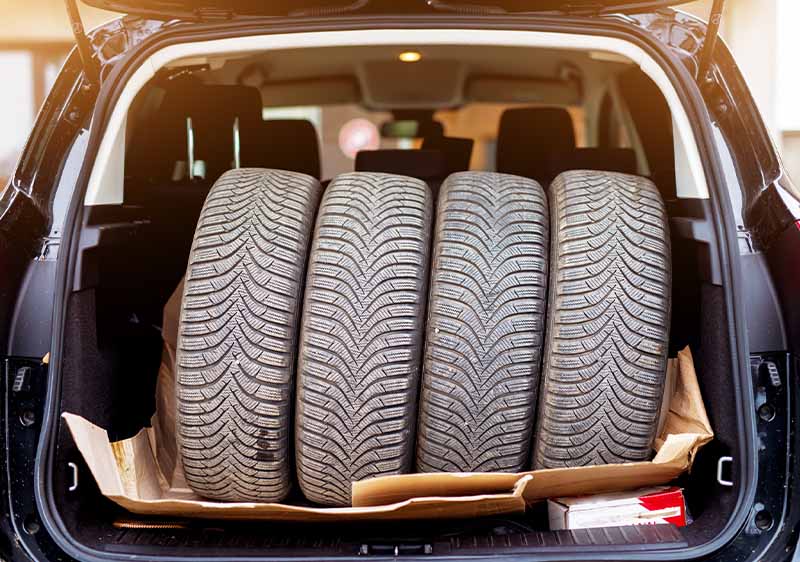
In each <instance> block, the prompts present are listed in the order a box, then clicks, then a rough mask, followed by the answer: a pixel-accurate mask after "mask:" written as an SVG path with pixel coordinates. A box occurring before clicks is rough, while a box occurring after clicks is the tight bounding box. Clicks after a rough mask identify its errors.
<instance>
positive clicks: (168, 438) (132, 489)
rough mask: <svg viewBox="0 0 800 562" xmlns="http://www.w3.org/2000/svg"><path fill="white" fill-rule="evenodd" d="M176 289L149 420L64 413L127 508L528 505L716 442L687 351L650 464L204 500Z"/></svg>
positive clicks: (171, 512) (237, 512) (515, 508)
mask: <svg viewBox="0 0 800 562" xmlns="http://www.w3.org/2000/svg"><path fill="white" fill-rule="evenodd" d="M182 293H183V285H182V284H181V286H179V287H178V288H177V289H176V291H175V293H174V294H173V296H172V298H171V299H170V301H169V302H168V303H167V306H166V307H165V309H164V333H163V335H164V351H163V354H162V361H161V367H160V370H159V378H158V384H157V388H156V408H157V412H156V415H155V416H154V417H153V421H152V427H149V428H145V429H143V430H142V431H140V432H139V433H138V434H137V435H136V436H134V437H132V438H130V439H125V440H123V441H118V442H114V443H112V442H110V441H109V439H108V434H107V432H106V431H105V430H104V429H102V428H100V427H97V426H95V425H93V424H92V423H90V422H88V421H87V420H85V419H84V418H82V417H80V416H76V415H73V414H69V413H65V414H64V415H63V417H64V419H65V421H66V423H67V426H68V427H69V429H70V432H71V433H72V436H73V438H74V440H75V443H76V444H77V446H78V449H79V450H80V452H81V454H82V455H83V457H84V459H85V460H86V463H87V465H88V466H89V469H90V470H91V472H92V475H93V476H94V478H95V480H96V481H97V483H98V486H99V488H100V491H101V492H102V493H103V495H105V496H106V497H108V498H109V499H111V500H112V501H114V502H116V503H117V504H119V505H121V506H122V507H124V508H126V509H128V510H129V511H131V512H133V513H137V514H141V515H159V516H165V517H179V518H204V519H240V520H274V521H305V522H325V521H359V520H370V521H377V520H385V521H391V520H409V519H445V518H451V519H459V518H472V517H484V516H496V515H501V514H509V513H519V512H523V511H525V508H526V506H527V505H529V504H532V503H535V502H537V501H541V500H544V499H547V498H552V497H563V496H581V495H587V494H599V493H607V492H616V491H623V490H631V489H635V488H642V487H645V486H654V485H657V484H666V483H669V482H670V481H672V480H674V479H675V478H676V477H677V476H679V475H680V474H681V473H683V472H685V471H686V470H689V468H690V467H691V465H692V462H693V460H694V456H695V454H696V453H697V451H698V449H700V447H702V446H703V445H705V444H706V443H708V442H709V441H711V439H713V432H712V430H711V425H710V423H709V421H708V416H707V415H706V411H705V407H704V406H703V399H702V396H701V395H700V388H699V386H698V384H697V375H696V373H695V370H694V363H693V361H692V355H691V353H690V351H689V349H688V348H686V349H684V350H683V351H681V352H680V353H679V354H678V358H677V359H671V360H670V361H669V364H668V373H667V385H666V388H667V389H668V392H667V397H666V398H665V401H664V406H663V408H662V409H663V411H662V416H661V420H660V428H661V431H660V434H659V437H658V438H657V440H656V442H655V449H656V451H657V453H656V455H655V457H654V459H653V460H652V461H649V462H639V463H630V464H612V465H603V466H588V467H580V468H556V469H549V470H537V471H530V472H523V473H517V474H504V473H439V474H407V475H399V476H386V477H381V478H372V479H369V480H364V481H361V482H355V483H354V484H353V489H352V498H353V507H347V508H315V507H304V506H297V505H287V504H274V503H225V502H216V501H210V500H205V499H203V498H201V497H199V496H197V495H196V494H194V493H193V492H192V491H191V490H190V489H189V488H188V486H187V485H186V482H185V480H184V478H183V471H182V468H181V466H180V462H179V457H178V449H177V443H176V440H175V435H176V431H175V416H174V412H175V376H174V370H173V366H174V364H175V348H176V343H177V334H178V310H179V308H180V299H181V296H182Z"/></svg>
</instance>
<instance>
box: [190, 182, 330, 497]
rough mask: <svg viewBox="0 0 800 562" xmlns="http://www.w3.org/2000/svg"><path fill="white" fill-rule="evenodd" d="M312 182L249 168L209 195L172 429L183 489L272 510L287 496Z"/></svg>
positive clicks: (193, 259) (314, 193)
mask: <svg viewBox="0 0 800 562" xmlns="http://www.w3.org/2000/svg"><path fill="white" fill-rule="evenodd" d="M319 195H320V185H319V182H317V180H316V179H314V178H312V177H311V176H306V175H304V174H298V173H294V172H284V171H278V170H263V169H254V168H249V169H248V168H245V169H239V170H233V171H230V172H226V173H225V174H224V175H223V176H222V177H221V178H220V179H219V180H218V181H217V182H216V183H215V184H214V186H213V187H212V188H211V191H210V192H209V194H208V197H207V199H206V202H205V205H204V206H203V210H202V212H201V214H200V219H199V221H198V224H197V229H196V232H195V236H194V243H193V244H192V250H191V254H190V256H189V266H188V269H187V274H186V283H185V288H184V293H183V302H182V305H181V319H180V329H179V337H178V350H177V398H178V412H177V427H178V443H179V447H180V452H181V460H182V463H183V470H184V472H185V475H186V481H187V483H188V484H189V486H190V487H191V488H192V490H194V491H195V492H196V493H198V494H199V495H201V496H204V497H206V498H211V499H215V500H227V501H258V502H272V501H280V500H282V499H283V498H284V497H285V496H286V495H287V493H288V492H289V489H290V483H291V478H290V476H291V471H290V468H289V457H288V453H289V451H290V449H289V434H290V422H291V414H290V410H291V406H292V395H293V389H294V365H295V349H296V345H297V333H298V323H299V316H300V313H299V308H300V306H299V305H300V298H301V297H302V283H303V280H304V279H305V264H306V256H307V252H308V246H309V240H310V238H311V228H312V226H313V224H314V212H315V210H316V207H317V202H318V200H319Z"/></svg>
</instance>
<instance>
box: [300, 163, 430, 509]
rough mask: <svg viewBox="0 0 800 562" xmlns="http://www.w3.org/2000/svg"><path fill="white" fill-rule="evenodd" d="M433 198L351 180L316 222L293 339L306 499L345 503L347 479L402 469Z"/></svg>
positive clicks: (407, 456)
mask: <svg viewBox="0 0 800 562" xmlns="http://www.w3.org/2000/svg"><path fill="white" fill-rule="evenodd" d="M431 207H432V201H431V195H430V190H429V189H428V186H427V185H426V184H425V183H424V182H422V181H420V180H417V179H413V178H409V177H405V176H398V175H392V174H381V173H367V172H356V173H351V174H344V175H340V176H338V177H337V178H336V179H334V180H333V182H332V183H331V184H330V185H329V186H328V188H327V190H326V191H325V195H324V197H323V200H322V204H321V206H320V212H319V216H318V217H317V227H316V231H315V234H314V240H313V242H312V250H311V257H310V260H309V267H308V280H307V282H306V293H305V304H304V310H303V321H302V327H301V332H300V346H299V360H298V377H297V408H296V416H297V421H296V425H295V427H296V433H295V455H296V459H297V477H298V481H299V484H300V488H301V490H302V491H303V493H304V494H305V496H306V498H308V499H309V500H311V501H314V502H316V503H319V504H324V505H334V506H346V505H350V497H351V496H350V488H351V482H353V481H357V480H363V479H365V478H370V477H373V476H385V475H390V474H400V473H405V472H409V471H410V469H411V467H412V462H413V453H414V428H415V421H416V420H415V418H416V402H417V394H418V391H417V388H418V384H419V371H420V363H421V355H422V338H423V329H422V326H423V321H424V311H425V301H426V291H427V275H428V260H429V247H430V231H431V214H432V209H431Z"/></svg>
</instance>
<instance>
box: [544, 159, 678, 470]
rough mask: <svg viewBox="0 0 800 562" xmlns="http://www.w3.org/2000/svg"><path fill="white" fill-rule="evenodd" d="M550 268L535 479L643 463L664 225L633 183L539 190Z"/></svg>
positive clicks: (562, 182) (660, 388)
mask: <svg viewBox="0 0 800 562" xmlns="http://www.w3.org/2000/svg"><path fill="white" fill-rule="evenodd" d="M550 197H551V226H552V233H551V239H552V241H553V243H552V246H551V252H552V255H551V259H550V263H551V264H552V269H551V273H550V294H549V299H548V322H547V336H546V341H545V358H544V364H543V369H542V371H543V373H542V377H543V386H542V395H541V403H540V405H539V426H538V430H537V441H536V446H535V452H534V468H537V469H539V468H556V467H567V466H584V465H596V464H607V463H624V462H636V461H643V460H647V459H649V458H650V455H651V449H652V445H653V440H654V438H655V433H656V430H657V425H658V419H659V410H660V407H661V400H662V396H663V393H664V381H665V376H666V364H667V350H668V341H669V321H670V298H671V297H670V286H671V263H670V244H669V226H668V223H667V213H666V210H665V207H664V202H663V201H662V199H661V196H660V194H659V192H658V190H657V189H656V186H655V185H654V184H653V183H652V182H651V181H650V180H648V179H646V178H642V177H639V176H632V175H627V174H620V173H612V172H594V171H571V172H566V173H563V174H561V175H560V176H558V177H557V178H556V179H555V181H554V182H553V184H552V185H551V189H550Z"/></svg>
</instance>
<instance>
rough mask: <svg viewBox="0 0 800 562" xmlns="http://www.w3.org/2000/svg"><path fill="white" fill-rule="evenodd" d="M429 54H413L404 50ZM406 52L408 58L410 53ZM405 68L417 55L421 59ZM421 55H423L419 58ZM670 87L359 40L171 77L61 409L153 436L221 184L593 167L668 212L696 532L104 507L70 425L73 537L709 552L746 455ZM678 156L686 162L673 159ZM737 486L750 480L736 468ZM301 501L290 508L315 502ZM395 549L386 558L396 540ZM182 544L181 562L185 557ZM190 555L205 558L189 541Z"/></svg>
mask: <svg viewBox="0 0 800 562" xmlns="http://www.w3.org/2000/svg"><path fill="white" fill-rule="evenodd" d="M406 52H411V53H415V54H416V55H417V56H418V59H417V60H415V61H414V62H404V61H403V59H402V57H401V56H400V55H404V54H405V53H406ZM409 56H410V55H409ZM406 58H408V57H406ZM411 58H414V57H411ZM674 130H675V129H674V124H673V117H672V114H671V112H670V106H669V104H668V103H667V101H666V99H665V97H664V94H663V93H662V91H661V90H660V89H659V87H658V86H657V85H656V84H655V83H654V82H653V81H652V80H651V79H650V78H649V77H648V76H647V75H646V74H644V73H643V72H642V70H641V69H640V68H639V67H638V66H637V65H636V64H634V63H633V62H632V61H630V60H627V59H626V58H624V57H621V56H618V55H615V54H612V53H606V52H600V51H588V50H568V49H563V50H562V49H536V50H533V51H531V50H530V49H526V50H525V53H521V52H520V48H518V47H507V46H492V47H474V48H473V47H465V46H454V45H453V46H448V45H414V46H413V48H410V47H409V46H407V45H382V46H377V47H369V48H366V47H359V46H341V47H330V48H313V49H285V50H273V51H269V52H248V53H236V54H220V55H208V56H205V57H194V58H191V59H184V60H178V61H175V62H173V63H170V64H169V65H168V66H166V67H165V68H162V69H161V70H159V71H158V72H157V73H156V74H155V76H154V77H153V78H152V79H151V80H150V81H149V82H148V83H147V85H146V86H145V87H144V88H143V89H142V90H141V91H140V92H139V94H138V95H137V96H136V98H135V99H134V101H133V103H132V105H131V108H130V110H129V111H128V114H127V118H126V127H125V135H124V138H125V150H124V186H123V189H124V200H123V202H122V203H121V204H98V205H91V206H87V207H86V209H85V213H84V219H83V220H84V222H83V225H82V236H81V242H80V247H79V248H78V262H77V266H76V269H75V280H74V286H73V292H72V293H71V296H70V299H69V304H68V313H67V316H68V321H67V326H66V332H65V338H66V339H65V346H66V347H65V355H64V357H65V362H64V366H63V383H62V392H61V398H60V400H61V402H60V410H61V411H62V412H71V413H75V414H78V415H81V416H83V417H85V418H86V419H88V420H89V421H91V422H92V423H94V424H96V425H98V426H100V427H103V428H105V429H107V430H108V432H109V435H110V437H111V439H112V440H116V439H122V438H126V437H130V436H132V435H134V434H135V433H136V432H138V431H139V430H140V429H141V428H142V427H145V426H147V425H148V424H149V423H150V419H151V417H152V415H153V413H154V411H155V387H156V376H157V373H158V369H159V364H160V360H161V353H162V336H161V328H162V311H163V309H164V306H165V304H166V302H167V300H168V299H169V297H170V295H171V294H172V293H173V291H174V290H175V288H176V286H177V285H178V284H179V282H180V280H181V278H182V276H183V274H184V272H185V269H186V262H187V257H188V255H189V251H190V248H191V244H192V239H193V235H194V229H195V225H196V223H197V220H198V216H199V213H200V210H201V208H202V206H203V203H204V201H205V197H206V195H207V194H208V191H209V189H210V188H211V186H212V185H213V183H214V181H215V180H216V179H217V178H218V177H219V176H220V175H221V174H222V173H223V172H224V171H225V170H228V169H231V168H239V167H258V168H276V169H282V170H289V171H296V172H301V173H304V174H308V175H310V176H313V177H315V178H317V179H319V180H321V182H322V185H323V187H324V186H326V185H327V183H328V182H329V181H330V180H331V179H332V178H333V177H335V176H337V175H338V174H341V173H346V172H351V171H354V170H355V171H370V172H386V173H393V174H402V175H408V176H411V177H415V178H419V179H422V180H424V181H425V182H427V183H428V185H429V186H430V188H431V190H432V192H433V194H434V201H435V196H436V193H437V190H438V188H439V186H441V184H442V182H443V181H444V180H445V179H446V178H447V176H449V175H450V174H452V173H455V172H459V171H466V170H491V171H497V172H501V173H509V174H516V175H520V176H524V177H527V178H531V179H534V180H536V181H537V182H539V183H540V184H541V185H542V186H543V187H544V189H545V191H547V188H548V186H549V184H550V183H551V182H552V180H553V179H554V178H555V177H556V176H557V175H558V174H559V173H561V172H563V171H566V170H575V169H592V170H602V171H611V172H622V173H627V174H636V175H641V176H646V177H649V178H650V179H652V181H653V182H654V183H655V184H656V186H657V187H658V189H659V191H660V193H661V195H662V197H663V199H664V201H665V202H666V205H667V210H668V213H669V217H670V229H671V248H672V257H673V280H672V283H673V289H672V290H673V297H672V298H673V301H672V302H673V312H672V319H671V327H670V351H669V356H670V357H674V356H675V355H676V353H677V351H678V350H680V349H682V348H683V347H685V346H687V345H688V346H690V348H691V350H692V353H693V355H694V358H695V365H696V369H697V373H698V377H699V382H700V386H701V391H702V393H703V396H704V399H705V405H706V408H707V410H708V414H709V417H710V420H711V424H712V427H713V429H714V430H715V440H714V441H713V442H712V443H711V444H709V445H708V446H706V447H705V448H704V449H702V450H701V451H700V453H699V454H698V456H697V458H696V460H695V463H694V467H693V470H692V472H691V473H690V474H687V475H685V476H683V477H682V480H681V482H680V485H682V486H683V487H684V489H685V493H686V496H687V501H688V507H689V511H690V514H691V516H692V518H693V522H692V524H690V525H689V526H687V527H685V528H682V529H676V528H673V527H669V526H656V527H649V526H644V527H630V528H623V529H621V530H620V529H615V530H613V532H612V531H605V530H603V529H594V530H585V531H558V532H556V531H548V530H547V514H546V509H544V508H543V507H541V506H534V507H533V508H531V509H529V510H528V512H526V513H525V514H524V515H520V516H511V517H501V518H488V519H479V520H470V521H443V522H441V524H440V525H436V526H431V525H430V523H425V522H406V523H402V524H398V523H392V524H372V525H364V524H357V525H354V524H347V523H341V524H328V525H324V526H319V527H312V526H303V525H294V526H288V525H282V524H279V523H270V524H264V523H261V524H256V523H223V522H218V521H202V520H180V521H172V520H163V519H159V518H152V517H145V516H137V515H132V514H130V513H127V512H125V511H124V510H123V509H121V508H120V507H118V506H116V505H115V504H113V503H112V502H111V501H108V500H107V499H105V498H103V497H102V496H101V495H100V493H99V490H98V488H97V486H96V484H95V483H94V482H93V481H92V479H91V477H90V476H89V472H88V470H87V468H86V465H85V463H84V462H83V460H82V458H81V455H80V454H79V452H78V451H77V449H76V447H75V444H74V443H73V442H72V438H71V436H70V433H69V431H68V430H67V428H66V426H65V424H64V423H63V422H62V423H61V426H60V430H59V432H58V438H57V443H58V444H57V450H56V457H55V466H57V467H58V466H67V464H68V463H75V464H76V465H78V467H79V472H80V474H81V481H80V486H79V487H78V488H77V490H75V491H72V492H70V491H68V489H69V488H70V486H71V485H72V480H71V473H70V472H69V471H66V470H64V471H62V470H55V471H54V472H53V478H54V481H53V482H52V488H53V495H54V497H55V501H56V505H57V508H58V510H59V514H60V516H61V518H62V519H63V521H64V524H65V526H66V528H67V530H68V531H69V533H70V534H71V535H72V536H73V537H74V538H75V539H76V540H77V541H78V542H80V543H83V544H85V545H89V546H91V547H92V548H95V549H99V550H102V551H106V552H109V553H133V552H136V553H150V554H153V555H154V554H170V553H171V554H178V553H180V554H182V555H186V554H187V552H195V553H197V554H198V555H208V554H213V555H215V556H223V557H224V556H233V555H242V554H248V555H263V556H278V555H281V556H310V555H315V556H317V555H330V556H337V555H351V554H353V552H358V551H359V549H361V545H367V544H368V545H370V546H368V547H366V548H367V549H368V551H369V549H372V550H371V551H369V552H370V553H378V554H381V551H380V548H381V547H380V545H382V544H386V545H393V546H392V548H394V545H398V544H409V545H410V546H409V547H408V548H409V549H410V550H409V552H410V553H412V554H413V553H416V551H414V550H413V549H414V548H417V547H416V546H412V545H418V544H429V545H432V549H433V553H434V554H435V555H467V554H475V555H478V554H488V553H508V554H512V553H517V554H519V553H525V552H539V551H546V550H548V549H550V550H553V549H555V550H557V549H559V548H563V547H564V546H565V545H568V546H572V547H575V548H590V547H597V546H613V547H614V548H619V549H622V550H626V549H632V550H636V549H639V550H641V549H643V548H647V549H651V550H652V549H658V550H662V549H670V548H678V547H685V546H697V545H701V544H703V543H705V542H707V541H709V540H711V539H712V538H714V537H715V536H717V535H718V534H719V533H720V531H721V529H722V528H723V527H724V526H725V525H726V522H727V521H728V519H729V518H730V517H731V516H732V514H733V513H734V510H735V508H736V502H737V497H738V493H737V488H736V486H737V485H738V484H736V485H734V486H733V487H726V486H723V485H720V484H719V483H718V481H717V462H718V459H719V458H720V457H721V456H736V455H737V454H740V452H739V451H738V448H739V447H740V441H739V440H738V438H737V436H736V435H735V428H736V427H737V425H736V423H735V419H736V416H737V415H738V414H737V412H736V411H735V406H734V405H735V403H736V400H735V397H734V395H733V393H734V390H733V388H732V385H731V384H728V383H727V381H728V378H729V377H730V373H731V372H732V366H731V365H730V359H729V358H730V354H729V351H728V346H729V341H728V339H727V332H726V330H725V326H727V325H728V323H727V320H726V318H725V315H726V312H725V311H726V308H725V299H724V291H723V287H722V286H721V280H720V274H719V270H718V267H719V266H718V264H716V261H715V259H716V258H715V253H714V252H715V250H714V241H713V240H712V241H709V240H707V239H706V240H703V239H700V238H699V237H698V236H697V235H696V232H698V229H697V228H694V227H693V226H696V225H697V224H700V223H707V222H709V221H711V220H712V218H711V211H710V207H709V205H708V201H707V200H704V199H699V198H682V197H678V193H679V192H680V190H679V189H678V184H679V183H680V181H682V180H681V177H682V176H681V174H680V173H678V172H676V169H679V168H680V166H681V162H680V159H681V158H682V154H681V153H680V151H678V150H676V142H675V139H674V138H673V137H674ZM676 162H677V164H676ZM728 476H730V477H731V478H730V479H731V480H733V481H734V482H739V479H738V478H736V475H735V474H733V475H728ZM304 501H305V500H303V499H302V498H301V497H299V495H297V496H292V497H291V498H290V500H289V502H290V503H291V502H297V503H303V502H304ZM387 548H388V547H387ZM179 549H180V551H179ZM187 549H188V550H187Z"/></svg>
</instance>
